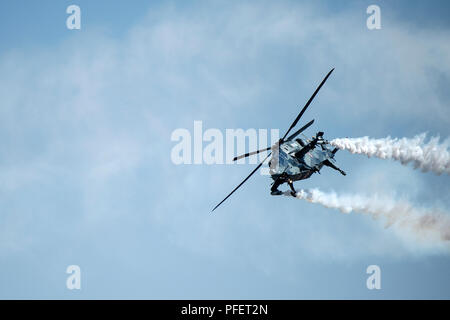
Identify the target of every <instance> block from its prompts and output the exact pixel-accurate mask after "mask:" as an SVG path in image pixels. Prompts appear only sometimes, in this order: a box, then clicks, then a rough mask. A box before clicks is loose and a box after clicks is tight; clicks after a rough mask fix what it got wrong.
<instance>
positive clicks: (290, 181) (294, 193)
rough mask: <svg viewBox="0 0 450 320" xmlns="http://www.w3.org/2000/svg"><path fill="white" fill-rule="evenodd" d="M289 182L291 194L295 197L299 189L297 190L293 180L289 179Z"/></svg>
mask: <svg viewBox="0 0 450 320" xmlns="http://www.w3.org/2000/svg"><path fill="white" fill-rule="evenodd" d="M287 183H288V185H289V188H291V195H292V196H293V197H295V195H296V194H297V191H296V190H295V188H294V184H293V183H292V180H291V179H289V180H288V181H287Z"/></svg>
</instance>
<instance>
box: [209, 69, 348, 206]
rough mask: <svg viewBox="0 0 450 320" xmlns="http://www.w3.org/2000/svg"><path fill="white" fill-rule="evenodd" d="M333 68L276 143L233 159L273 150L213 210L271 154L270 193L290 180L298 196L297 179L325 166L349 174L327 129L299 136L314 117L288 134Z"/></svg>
mask: <svg viewBox="0 0 450 320" xmlns="http://www.w3.org/2000/svg"><path fill="white" fill-rule="evenodd" d="M333 70H334V68H333V69H331V71H330V72H328V74H327V75H326V76H325V78H324V79H323V80H322V82H321V83H320V85H319V86H318V87H317V89H316V91H314V93H313V95H312V96H311V98H309V100H308V102H306V104H305V106H304V107H303V109H302V110H301V111H300V113H299V114H298V116H297V118H295V120H294V122H293V123H292V124H291V126H290V127H289V129H288V130H287V132H286V133H285V134H284V136H283V137H282V138H281V139H280V140H279V141H278V142H277V143H275V144H274V145H273V146H271V147H268V148H265V149H261V150H257V151H253V152H249V153H245V154H243V155H240V156H238V157H235V158H233V161H236V160H238V159H242V158H246V157H249V156H252V155H255V154H258V153H260V152H265V151H269V150H271V151H272V152H270V153H269V154H268V155H267V156H266V157H265V158H264V160H263V161H261V162H260V163H259V165H258V166H257V167H256V168H255V169H254V170H253V171H252V172H251V173H250V174H249V175H248V176H247V177H246V178H245V179H244V180H243V181H242V182H241V183H240V184H239V185H238V186H237V187H236V188H234V190H233V191H231V192H230V194H228V195H227V196H226V197H225V199H223V200H222V201H221V202H219V204H217V205H216V206H215V207H214V209H212V211H214V210H216V209H217V208H218V207H219V206H220V205H221V204H222V203H223V202H224V201H225V200H227V199H228V198H229V197H230V196H231V195H232V194H233V193H234V192H235V191H236V190H237V189H239V188H240V187H241V186H242V185H243V184H244V183H245V182H246V181H247V180H248V179H249V178H250V177H251V176H252V175H253V174H254V173H255V172H256V171H257V170H258V169H259V168H260V167H261V166H262V165H263V163H264V162H265V161H266V160H267V159H268V158H269V157H270V156H271V155H272V158H271V159H270V160H269V168H270V169H269V173H270V175H271V177H272V179H273V183H272V187H271V189H270V191H271V193H270V194H271V195H281V194H283V192H281V191H280V190H278V187H279V186H280V185H282V184H283V183H287V184H288V185H289V187H290V189H291V195H292V196H295V194H296V190H295V188H294V184H293V182H294V181H298V180H304V179H308V178H309V177H311V175H312V174H313V173H315V172H318V173H320V169H322V167H323V166H327V167H330V168H333V169H334V170H337V171H339V172H340V173H341V174H342V175H344V176H345V175H346V173H345V172H344V171H342V170H341V169H339V168H338V167H336V166H335V165H334V162H335V160H334V155H335V154H336V152H337V151H338V148H331V146H330V145H329V142H328V141H327V140H325V139H323V135H324V133H323V132H322V131H319V132H317V134H316V135H315V136H313V137H312V138H311V139H308V138H306V137H305V136H303V135H302V136H303V139H302V138H296V137H297V136H298V135H299V134H300V133H302V132H303V131H304V130H306V129H307V128H308V127H309V126H311V125H312V124H313V123H314V120H311V121H310V122H308V123H307V124H305V125H304V126H303V127H301V128H300V129H298V130H297V131H295V132H294V133H293V134H291V135H290V136H288V134H289V132H291V130H292V129H293V128H294V127H295V126H296V125H297V123H298V121H299V120H300V118H301V117H302V116H303V114H304V113H305V111H306V109H307V108H308V107H309V105H310V104H311V102H312V101H313V99H314V97H315V96H316V95H317V93H318V92H319V90H320V88H322V86H323V84H324V83H325V82H326V81H327V79H328V77H329V76H330V75H331V73H332V72H333ZM212 211H211V212H212Z"/></svg>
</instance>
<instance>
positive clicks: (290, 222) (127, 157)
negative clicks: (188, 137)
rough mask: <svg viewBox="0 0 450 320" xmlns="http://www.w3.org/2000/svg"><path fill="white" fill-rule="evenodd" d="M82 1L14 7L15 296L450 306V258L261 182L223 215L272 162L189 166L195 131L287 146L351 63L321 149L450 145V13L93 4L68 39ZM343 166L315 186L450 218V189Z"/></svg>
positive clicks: (8, 173)
mask: <svg viewBox="0 0 450 320" xmlns="http://www.w3.org/2000/svg"><path fill="white" fill-rule="evenodd" d="M70 4H74V2H71V1H48V0H47V1H39V3H35V2H32V3H31V2H27V1H3V2H2V3H1V4H0V18H1V19H0V26H1V28H0V37H1V39H2V41H1V42H0V141H2V146H3V147H2V148H1V149H0V210H1V211H0V270H1V273H0V297H1V298H32V299H40V298H62V299H72V298H75V299H78V298H86V299H90V298H126V299H128V298H149V299H164V298H211V299H214V298H225V299H227V298H237V299H241V298H249V299H251V298H254V299H258V298H270V299H278V298H286V299H298V298H306V299H308V298H318V299H322V298H330V299H338V298H342V299H347V298H356V299H366V298H367V299H380V298H388V299H392V298H394V299H396V298H425V299H428V298H446V299H448V298H450V277H449V275H448V270H449V268H450V254H449V252H448V251H446V250H442V249H441V248H435V247H433V246H425V245H422V244H420V243H416V242H413V241H411V240H410V238H408V237H405V236H403V235H402V234H399V233H397V232H396V230H395V229H394V228H387V229H386V228H384V225H383V222H382V221H374V220H372V219H370V218H369V217H367V216H363V215H358V214H350V215H343V214H341V213H339V212H337V211H333V210H330V209H325V208H321V207H319V206H318V205H313V204H309V203H307V202H301V201H297V200H294V199H288V198H284V197H271V196H270V195H269V187H270V182H271V181H270V179H269V178H268V177H264V176H259V175H256V176H255V177H253V178H252V180H250V181H249V182H248V183H247V184H246V185H245V186H244V187H243V188H242V189H241V190H239V192H237V193H236V194H234V195H233V197H232V198H230V199H229V200H228V201H227V202H226V203H224V204H223V206H221V207H220V210H217V211H216V212H215V214H213V215H211V214H210V210H211V208H212V207H213V206H214V205H215V204H216V203H217V202H218V201H220V199H222V198H223V197H224V196H225V195H226V194H227V193H228V192H229V191H230V190H232V188H233V187H234V186H235V185H236V184H237V183H239V181H240V180H241V179H242V178H243V177H245V176H246V175H247V174H248V172H250V171H251V170H252V168H253V166H252V165H236V166H224V165H211V166H207V165H180V166H176V165H174V164H173V163H172V162H171V159H170V152H171V149H172V147H173V146H174V143H173V142H171V141H170V135H171V133H172V131H173V130H175V129H177V128H187V129H189V130H192V129H193V121H194V120H202V121H203V126H204V128H205V129H206V128H219V129H221V130H225V129H226V128H265V129H270V128H278V129H280V131H284V130H285V128H287V127H288V126H289V124H290V122H291V121H292V120H293V118H294V117H295V116H296V114H297V113H298V111H299V106H301V105H302V104H303V103H304V102H305V101H306V100H307V99H308V98H309V96H310V95H311V93H312V92H313V90H314V88H315V87H316V86H317V84H318V83H319V82H320V80H321V79H322V77H323V76H324V75H325V74H326V72H328V71H329V70H330V69H331V68H332V67H335V68H336V70H335V72H334V73H333V75H332V76H331V77H330V79H329V80H328V82H327V83H326V85H325V86H324V87H323V89H322V90H321V92H320V94H319V95H318V96H317V98H316V100H315V101H314V103H313V105H312V106H311V108H310V109H309V110H308V112H307V113H306V114H305V116H304V121H309V120H310V119H313V118H314V119H315V120H316V121H315V123H314V125H313V127H312V128H311V129H309V130H308V132H307V134H309V135H312V134H313V133H315V132H316V131H318V130H323V131H325V138H328V139H331V138H334V137H346V136H349V137H359V136H365V135H369V136H372V137H385V136H388V135H391V136H396V137H412V136H414V135H416V134H419V133H422V132H429V134H430V135H438V134H439V135H440V136H441V137H443V138H446V137H449V136H450V132H449V131H450V130H449V124H450V111H449V107H448V101H449V93H448V90H447V88H448V87H449V84H450V45H449V42H448V39H449V22H448V19H447V18H446V17H448V14H449V4H448V3H447V2H445V1H431V2H427V3H425V2H422V1H420V2H419V1H395V2H392V1H349V2H346V4H342V3H337V2H335V1H320V2H319V1H317V2H314V4H312V3H309V2H301V1H277V2H268V1H259V2H255V1H248V2H246V1H211V2H206V1H193V2H190V3H187V2H184V1H183V2H182V1H179V2H178V1H172V2H157V1H153V2H148V1H134V2H133V4H132V5H131V4H129V3H127V2H119V1H116V2H114V3H111V2H110V1H95V2H93V1H78V2H76V3H75V4H77V5H79V6H80V8H81V14H82V22H81V23H82V27H81V30H68V29H67V28H66V25H65V20H66V18H67V14H66V13H65V11H66V8H67V6H68V5H70ZM370 4H378V5H379V6H380V8H381V19H382V29H381V30H375V31H370V30H368V29H367V28H366V18H367V14H366V8H367V6H368V5H370ZM337 160H338V164H339V166H340V167H341V168H342V169H344V170H345V171H346V172H347V173H348V175H347V176H346V177H342V176H341V175H339V174H337V173H336V172H334V171H332V170H323V172H322V174H321V175H316V176H313V177H312V178H311V179H309V180H307V181H304V182H298V183H296V185H297V187H299V188H300V187H305V188H310V187H318V188H320V189H322V190H324V191H331V190H334V191H336V192H347V193H363V194H368V195H370V194H374V193H378V194H387V195H395V196H396V197H406V198H408V199H409V200H410V201H411V202H413V203H415V204H417V205H420V206H424V207H435V206H437V207H442V208H449V206H450V198H449V194H450V193H449V184H448V181H449V180H448V178H449V177H448V176H436V175H433V174H424V173H421V172H419V171H414V170H413V169H412V168H411V167H404V166H401V165H399V164H398V163H395V162H389V161H381V160H377V159H367V158H364V157H362V156H356V155H350V154H347V153H345V152H339V153H338V154H337ZM72 264H76V265H79V266H80V267H81V272H82V289H81V290H80V291H76V290H73V291H70V290H68V289H67V288H66V286H65V284H66V278H67V276H68V275H67V274H66V273H65V270H66V268H67V266H68V265H72ZM371 264H376V265H379V266H380V267H381V272H382V289H381V290H368V289H367V288H366V278H367V276H368V275H367V274H366V273H365V271H366V268H367V266H368V265H371Z"/></svg>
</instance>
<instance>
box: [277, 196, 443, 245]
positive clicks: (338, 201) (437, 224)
mask: <svg viewBox="0 0 450 320" xmlns="http://www.w3.org/2000/svg"><path fill="white" fill-rule="evenodd" d="M285 195H288V196H290V192H285ZM296 198H298V199H302V200H307V201H309V202H311V203H317V204H321V205H322V206H324V207H326V208H332V209H337V210H339V211H341V212H342V213H350V212H352V211H353V212H357V213H363V214H368V215H370V216H371V217H372V218H374V219H380V218H381V219H382V220H384V221H385V222H386V227H389V226H396V227H399V228H401V229H402V230H405V231H409V232H411V233H412V235H414V236H415V238H416V239H417V240H420V241H424V242H432V243H440V244H445V245H446V246H449V245H450V216H449V214H448V213H447V212H444V211H443V210H441V209H437V208H422V207H416V206H414V205H413V204H411V203H410V202H409V201H407V200H403V199H402V200H396V199H394V198H392V197H387V196H383V197H382V196H378V195H373V196H370V197H369V196H365V195H358V194H347V195H338V194H336V193H335V192H330V193H325V192H322V191H320V190H318V189H309V190H300V191H299V192H297V193H296ZM449 248H450V246H449Z"/></svg>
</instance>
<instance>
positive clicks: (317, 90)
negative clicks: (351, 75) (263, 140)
mask: <svg viewBox="0 0 450 320" xmlns="http://www.w3.org/2000/svg"><path fill="white" fill-rule="evenodd" d="M333 70H334V68H333V69H331V71H330V72H328V74H327V75H326V77H325V78H324V79H323V80H322V82H321V83H320V84H319V86H318V87H317V89H316V91H314V93H313V95H312V96H311V98H309V100H308V102H306V104H305V106H304V107H303V109H302V111H300V113H299V114H298V116H297V118H295V120H294V122H293V123H292V124H291V126H290V127H289V129H288V131H287V132H286V133H285V135H284V136H283V138H281V140H282V141H284V138H286V136H287V135H288V133H289V132H290V131H291V130H292V128H294V127H295V126H296V124H297V122H298V121H299V120H300V118H301V117H302V115H303V113H305V111H306V109H307V108H308V106H309V105H310V104H311V101H313V99H314V97H315V96H316V94H317V92H319V90H320V88H322V86H323V84H324V83H325V81H327V79H328V77H329V76H330V74H331V73H332V72H333Z"/></svg>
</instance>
